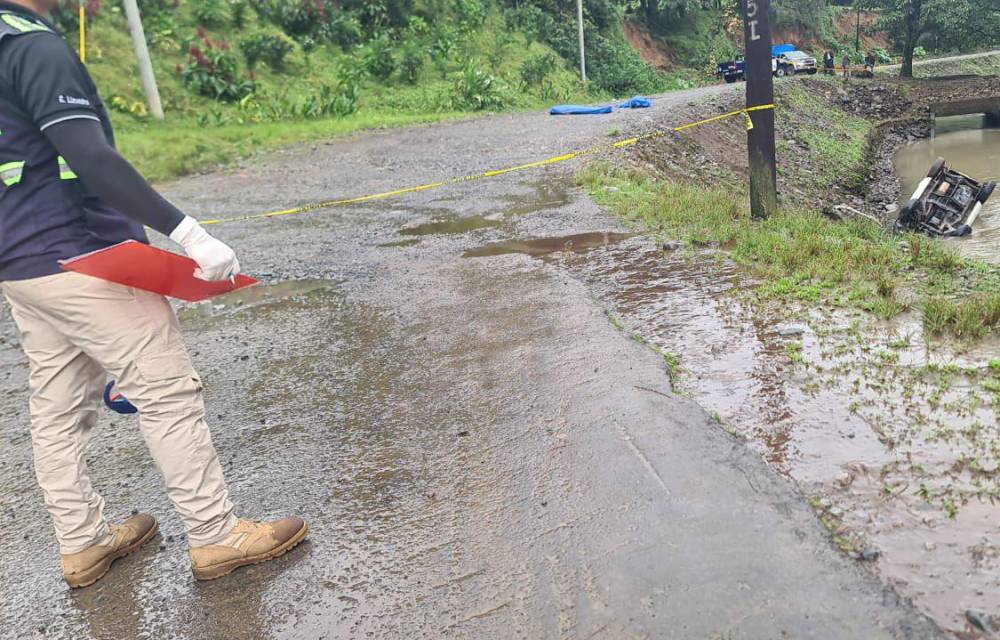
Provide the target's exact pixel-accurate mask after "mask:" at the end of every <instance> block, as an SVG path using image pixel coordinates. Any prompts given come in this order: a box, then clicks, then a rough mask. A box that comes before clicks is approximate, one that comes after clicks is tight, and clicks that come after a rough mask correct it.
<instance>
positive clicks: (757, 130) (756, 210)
mask: <svg viewBox="0 0 1000 640" xmlns="http://www.w3.org/2000/svg"><path fill="white" fill-rule="evenodd" d="M742 4H743V22H744V35H745V37H746V47H747V55H746V78H747V108H748V109H752V108H753V107H760V106H765V107H766V106H767V105H773V104H774V76H773V75H772V73H771V0H742ZM748 115H749V116H750V123H751V128H750V131H749V133H748V134H747V150H748V152H749V157H750V213H751V215H752V216H753V217H755V218H766V217H768V216H770V215H771V214H772V213H774V212H775V211H777V209H778V172H777V166H776V165H777V163H776V159H775V150H774V109H773V108H772V109H768V108H765V109H760V110H756V111H751V112H750V113H749V114H748Z"/></svg>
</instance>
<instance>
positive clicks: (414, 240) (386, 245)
mask: <svg viewBox="0 0 1000 640" xmlns="http://www.w3.org/2000/svg"><path fill="white" fill-rule="evenodd" d="M418 244H420V238H409V239H407V240H397V241H396V242H386V243H384V244H380V245H377V246H378V248H379V249H392V248H398V247H412V246H414V245H418Z"/></svg>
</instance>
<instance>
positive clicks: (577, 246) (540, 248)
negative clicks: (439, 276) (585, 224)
mask: <svg viewBox="0 0 1000 640" xmlns="http://www.w3.org/2000/svg"><path fill="white" fill-rule="evenodd" d="M632 235H634V234H628V233H612V232H607V231H598V232H593V233H579V234H576V235H571V236H556V237H552V238H537V239H534V240H508V241H506V242H497V243H494V244H488V245H485V246H482V247H479V248H477V249H470V250H468V251H466V252H465V253H463V254H462V257H463V258H486V257H490V256H502V255H506V254H510V253H524V254H527V255H529V256H545V255H549V254H551V253H558V252H562V251H566V252H571V253H582V252H586V251H590V250H591V249H596V248H597V247H604V246H607V245H611V244H616V243H618V242H621V241H623V240H626V239H628V238H631V237H632Z"/></svg>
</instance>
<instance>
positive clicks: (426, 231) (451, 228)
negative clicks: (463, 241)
mask: <svg viewBox="0 0 1000 640" xmlns="http://www.w3.org/2000/svg"><path fill="white" fill-rule="evenodd" d="M501 225H503V220H498V219H494V218H486V217H484V216H470V217H468V218H451V219H448V220H435V221H433V222H425V223H424V224H421V225H418V226H416V227H409V228H407V229H400V231H399V235H401V236H438V235H453V234H461V233H468V232H470V231H476V230H477V229H494V228H496V227H499V226H501Z"/></svg>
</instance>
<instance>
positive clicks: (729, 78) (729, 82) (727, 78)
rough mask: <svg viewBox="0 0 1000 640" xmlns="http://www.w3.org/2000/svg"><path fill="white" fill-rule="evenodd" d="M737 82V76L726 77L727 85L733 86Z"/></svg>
mask: <svg viewBox="0 0 1000 640" xmlns="http://www.w3.org/2000/svg"><path fill="white" fill-rule="evenodd" d="M734 82H736V76H726V84H733V83H734Z"/></svg>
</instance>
